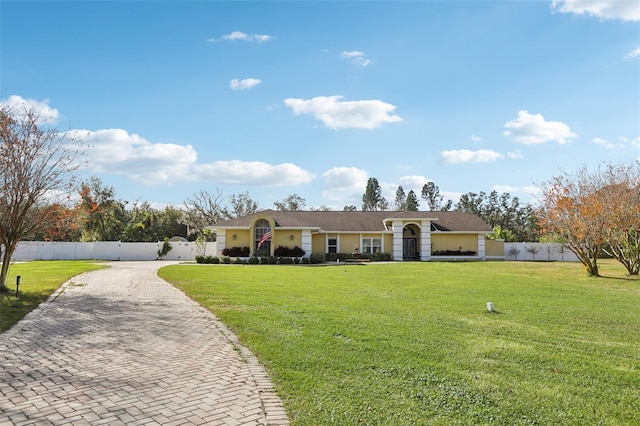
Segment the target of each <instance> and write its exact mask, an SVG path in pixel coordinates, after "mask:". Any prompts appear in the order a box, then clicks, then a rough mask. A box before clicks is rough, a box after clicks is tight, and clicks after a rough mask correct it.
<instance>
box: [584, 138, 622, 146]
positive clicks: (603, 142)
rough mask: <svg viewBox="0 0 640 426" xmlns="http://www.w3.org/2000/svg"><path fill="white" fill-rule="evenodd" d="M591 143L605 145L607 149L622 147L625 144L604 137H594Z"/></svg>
mask: <svg viewBox="0 0 640 426" xmlns="http://www.w3.org/2000/svg"><path fill="white" fill-rule="evenodd" d="M591 143H593V144H596V145H600V146H603V147H605V148H607V149H616V148H622V146H623V145H622V144H621V143H613V142H609V141H608V140H606V139H603V138H593V139H591Z"/></svg>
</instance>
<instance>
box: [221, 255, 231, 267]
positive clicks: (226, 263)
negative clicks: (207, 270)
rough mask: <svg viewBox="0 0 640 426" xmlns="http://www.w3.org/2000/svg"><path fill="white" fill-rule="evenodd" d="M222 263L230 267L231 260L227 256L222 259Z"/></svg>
mask: <svg viewBox="0 0 640 426" xmlns="http://www.w3.org/2000/svg"><path fill="white" fill-rule="evenodd" d="M222 263H224V264H225V265H230V264H231V258H230V257H228V256H225V257H223V258H222Z"/></svg>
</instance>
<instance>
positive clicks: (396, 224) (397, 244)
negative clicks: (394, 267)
mask: <svg viewBox="0 0 640 426" xmlns="http://www.w3.org/2000/svg"><path fill="white" fill-rule="evenodd" d="M391 228H392V229H393V260H396V261H399V262H402V251H403V249H404V248H403V245H402V230H403V228H404V227H403V226H402V221H401V220H394V221H392V222H391Z"/></svg>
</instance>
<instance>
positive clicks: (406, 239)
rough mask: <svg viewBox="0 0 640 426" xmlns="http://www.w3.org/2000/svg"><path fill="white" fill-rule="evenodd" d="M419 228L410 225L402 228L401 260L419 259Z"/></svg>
mask: <svg viewBox="0 0 640 426" xmlns="http://www.w3.org/2000/svg"><path fill="white" fill-rule="evenodd" d="M419 250H420V228H419V227H418V226H417V225H414V224H410V225H406V226H405V227H404V228H402V260H418V259H420V251H419Z"/></svg>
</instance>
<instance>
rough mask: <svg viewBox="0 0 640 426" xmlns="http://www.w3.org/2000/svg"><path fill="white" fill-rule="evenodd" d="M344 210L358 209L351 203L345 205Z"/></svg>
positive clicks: (352, 210) (353, 210)
mask: <svg viewBox="0 0 640 426" xmlns="http://www.w3.org/2000/svg"><path fill="white" fill-rule="evenodd" d="M342 210H343V211H345V212H355V211H357V210H358V209H357V208H356V206H354V205H353V204H351V205H348V206H344V208H343V209H342Z"/></svg>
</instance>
